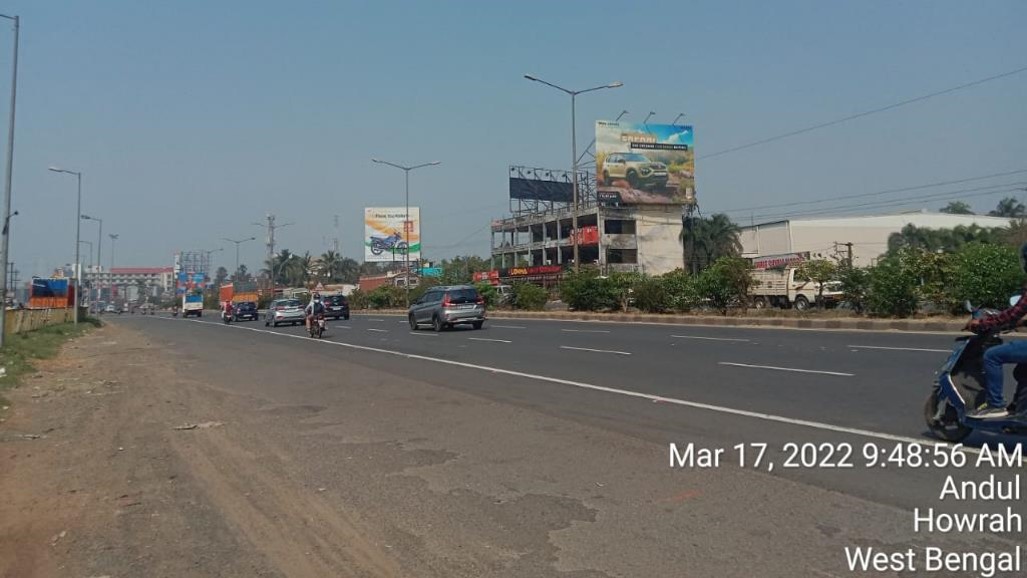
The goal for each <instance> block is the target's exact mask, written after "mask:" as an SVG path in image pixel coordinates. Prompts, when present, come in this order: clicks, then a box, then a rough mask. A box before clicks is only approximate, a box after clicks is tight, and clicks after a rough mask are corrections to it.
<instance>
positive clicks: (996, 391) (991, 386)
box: [966, 243, 1027, 419]
mask: <svg viewBox="0 0 1027 578" xmlns="http://www.w3.org/2000/svg"><path fill="white" fill-rule="evenodd" d="M1020 268H1021V269H1023V271H1024V273H1027V243H1024V244H1023V245H1021V246H1020ZM1024 316H1027V284H1025V285H1024V289H1023V292H1022V293H1021V294H1020V298H1019V301H1017V302H1016V304H1014V305H1013V306H1012V307H1009V308H1008V309H1006V310H1004V311H1002V312H1001V313H999V314H997V315H992V316H990V317H985V318H982V319H971V320H970V322H969V323H967V326H966V328H967V329H969V330H970V331H972V332H974V333H977V334H981V333H987V332H989V331H995V330H998V329H1001V328H1007V327H1014V326H1015V325H1016V324H1018V323H1019V322H1020V320H1021V319H1023V318H1024ZM1015 363H1027V340H1020V339H1017V340H1010V341H1007V342H1006V343H1003V344H1002V345H996V346H995V347H991V348H989V349H988V350H987V351H985V352H984V379H985V385H986V386H987V401H986V403H984V404H983V405H981V406H980V407H979V408H977V411H976V412H974V413H973V414H971V415H972V416H973V417H977V418H981V419H996V418H1003V417H1006V416H1008V415H1009V411H1008V410H1007V409H1006V403H1005V399H1004V398H1003V396H1002V388H1003V373H1002V366H1003V365H1006V364H1015Z"/></svg>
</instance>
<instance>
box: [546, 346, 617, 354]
mask: <svg viewBox="0 0 1027 578" xmlns="http://www.w3.org/2000/svg"><path fill="white" fill-rule="evenodd" d="M560 349H573V350H575V351H593V352H595V353H614V354H617V355H631V354H630V353H628V352H627V351H613V350H612V349H590V348H588V347H571V346H570V345H561V346H560Z"/></svg>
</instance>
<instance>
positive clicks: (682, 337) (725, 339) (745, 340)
mask: <svg viewBox="0 0 1027 578" xmlns="http://www.w3.org/2000/svg"><path fill="white" fill-rule="evenodd" d="M671 337H673V338H674V339H705V340H708V341H744V342H748V341H749V340H748V339H740V338H737V337H700V336H698V335H671Z"/></svg>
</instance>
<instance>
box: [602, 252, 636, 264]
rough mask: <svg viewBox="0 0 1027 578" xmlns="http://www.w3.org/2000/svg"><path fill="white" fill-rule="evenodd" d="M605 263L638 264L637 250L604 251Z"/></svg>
mask: <svg viewBox="0 0 1027 578" xmlns="http://www.w3.org/2000/svg"><path fill="white" fill-rule="evenodd" d="M606 262H607V263H611V264H613V263H629V264H632V265H634V264H637V263H638V249H607V250H606Z"/></svg>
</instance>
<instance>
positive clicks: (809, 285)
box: [749, 267, 842, 311]
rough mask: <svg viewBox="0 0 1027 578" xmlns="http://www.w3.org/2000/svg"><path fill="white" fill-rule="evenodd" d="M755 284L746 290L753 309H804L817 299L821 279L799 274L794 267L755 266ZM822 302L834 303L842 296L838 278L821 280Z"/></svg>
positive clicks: (829, 304) (753, 273)
mask: <svg viewBox="0 0 1027 578" xmlns="http://www.w3.org/2000/svg"><path fill="white" fill-rule="evenodd" d="M752 278H753V281H755V284H754V286H753V288H752V289H751V290H750V292H749V297H750V298H751V299H752V306H753V307H755V308H756V309H763V308H765V307H780V308H782V309H790V308H792V307H794V308H795V309H796V310H798V311H805V310H807V309H809V308H810V305H812V304H814V303H816V302H817V297H818V296H819V295H820V283H817V282H816V281H812V280H810V279H806V278H804V277H802V275H799V274H798V270H797V269H796V268H795V267H784V268H779V269H756V270H754V271H753V272H752ZM823 299H824V305H825V306H833V305H836V304H838V302H840V301H841V300H842V292H841V291H840V290H839V287H838V284H837V282H833V281H829V282H827V283H825V284H824V293H823Z"/></svg>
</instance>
